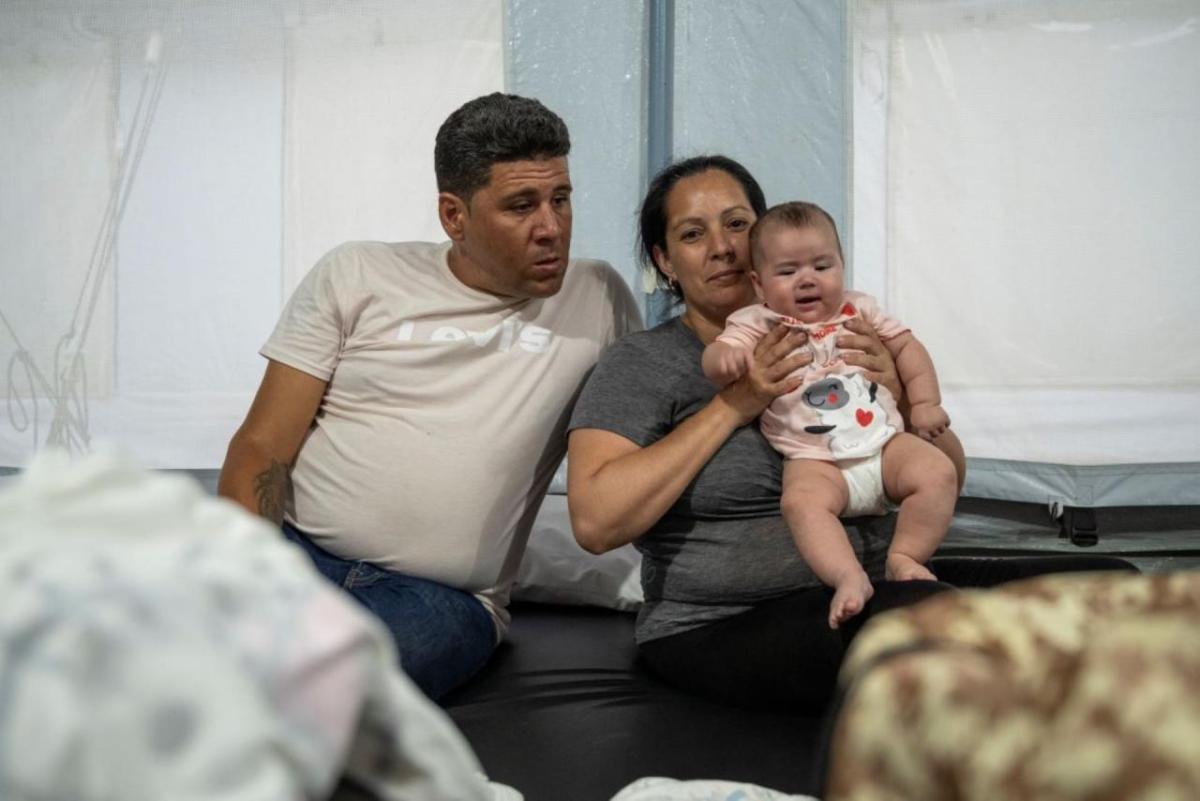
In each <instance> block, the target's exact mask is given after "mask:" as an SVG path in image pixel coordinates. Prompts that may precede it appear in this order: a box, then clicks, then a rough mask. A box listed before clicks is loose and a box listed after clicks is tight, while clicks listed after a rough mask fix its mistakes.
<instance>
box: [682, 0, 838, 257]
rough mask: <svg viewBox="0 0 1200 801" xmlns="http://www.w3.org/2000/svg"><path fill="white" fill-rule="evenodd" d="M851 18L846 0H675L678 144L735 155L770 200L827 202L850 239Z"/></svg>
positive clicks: (688, 151)
mask: <svg viewBox="0 0 1200 801" xmlns="http://www.w3.org/2000/svg"><path fill="white" fill-rule="evenodd" d="M846 25H847V14H846V4H845V3H844V2H840V0H839V1H838V2H831V1H830V0H787V1H786V2H783V1H781V0H743V1H742V2H739V3H737V4H736V6H731V5H730V4H727V3H716V2H682V1H680V2H677V3H676V6H675V117H674V125H675V147H674V152H675V156H676V158H681V157H686V156H691V155H696V154H700V153H724V154H725V155H728V156H731V157H733V158H735V159H737V160H738V161H740V162H742V163H743V164H745V165H746V167H747V168H749V170H750V171H751V172H752V173H753V174H754V176H755V177H756V178H757V179H758V181H759V183H761V184H762V186H763V190H764V192H766V195H767V202H768V203H769V204H774V203H779V202H782V201H785V200H810V201H813V202H815V203H818V204H820V205H821V206H822V207H823V208H825V210H826V211H828V212H829V213H830V214H831V215H832V216H833V218H834V220H836V221H837V224H838V227H839V229H840V230H841V234H842V241H843V242H844V243H847V244H848V243H849V242H850V236H849V233H850V232H849V230H848V228H847V225H848V224H849V218H848V214H847V209H848V206H849V204H848V202H847V191H848V187H849V183H850V181H849V163H850V162H849V141H850V137H849V132H850V126H849V107H850V106H849V102H848V99H849V94H848V84H847V77H846V70H847V65H848V50H847V48H848V38H847V28H846ZM847 255H849V254H847Z"/></svg>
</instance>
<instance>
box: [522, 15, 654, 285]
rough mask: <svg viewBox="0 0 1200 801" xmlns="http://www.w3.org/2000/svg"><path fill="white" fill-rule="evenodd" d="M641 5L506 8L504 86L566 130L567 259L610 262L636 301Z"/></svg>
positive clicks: (641, 139)
mask: <svg viewBox="0 0 1200 801" xmlns="http://www.w3.org/2000/svg"><path fill="white" fill-rule="evenodd" d="M645 17H646V11H645V3H644V2H642V0H586V2H585V1H583V0H580V1H579V2H570V3H563V2H559V0H509V2H508V3H507V4H506V6H505V25H506V29H505V37H506V44H507V59H506V61H507V63H506V68H507V69H506V73H507V74H506V85H507V87H508V90H509V91H510V92H514V93H516V94H519V95H526V96H529V97H536V98H537V99H539V100H541V101H542V102H543V103H545V104H546V105H547V106H548V107H549V108H551V109H553V110H554V111H555V112H556V113H558V114H559V115H560V116H561V117H562V118H563V119H564V120H565V121H566V123H567V126H568V127H569V128H570V130H571V159H570V164H571V182H572V183H573V184H574V187H575V195H574V209H575V223H574V236H573V238H572V242H571V253H572V254H573V255H575V256H580V257H583V256H586V257H590V258H597V259H604V260H605V261H608V262H609V263H611V264H612V265H613V266H614V267H615V268H616V269H617V270H618V271H619V272H620V273H621V275H622V277H624V278H625V280H626V281H627V282H628V283H629V285H630V286H631V287H633V289H634V292H635V296H636V297H638V298H639V299H640V298H641V297H642V294H641V279H640V276H639V274H638V270H637V268H636V264H635V260H634V242H635V232H634V227H635V217H636V209H637V206H638V203H639V202H640V201H641V196H642V185H643V181H644V177H643V176H644V173H645V168H644V153H645V126H644V121H643V113H642V108H643V99H642V97H643V91H644V87H645V75H644V69H645V54H644V50H645V33H644V23H645Z"/></svg>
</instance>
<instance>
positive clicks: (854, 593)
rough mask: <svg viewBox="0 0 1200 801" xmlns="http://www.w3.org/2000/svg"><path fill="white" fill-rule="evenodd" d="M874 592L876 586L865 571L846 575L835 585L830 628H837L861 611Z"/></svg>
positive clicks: (830, 607)
mask: <svg viewBox="0 0 1200 801" xmlns="http://www.w3.org/2000/svg"><path fill="white" fill-rule="evenodd" d="M874 594H875V588H874V587H872V586H871V580H870V579H869V578H867V574H866V573H865V572H864V571H862V570H858V571H855V572H851V573H850V574H849V575H847V576H844V577H843V578H842V579H841V580H839V581H838V582H837V584H835V585H834V592H833V601H831V602H830V604H829V628H831V629H836V628H837V627H838V626H840V625H841V624H843V623H845V622H846V621H847V620H849V619H850V618H852V617H854V616H855V615H857V614H858V613H859V612H861V611H862V610H863V607H864V606H866V605H867V601H869V600H870V599H871V596H872V595H874Z"/></svg>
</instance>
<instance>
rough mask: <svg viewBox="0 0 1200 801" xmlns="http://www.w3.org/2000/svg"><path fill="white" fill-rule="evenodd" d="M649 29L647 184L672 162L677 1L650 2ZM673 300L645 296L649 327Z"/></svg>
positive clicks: (663, 316) (665, 295)
mask: <svg viewBox="0 0 1200 801" xmlns="http://www.w3.org/2000/svg"><path fill="white" fill-rule="evenodd" d="M648 11H649V17H650V18H649V23H648V24H647V26H646V34H647V42H646V50H647V55H648V59H647V60H648V64H647V70H646V76H647V87H646V90H647V91H646V179H645V181H646V183H647V184H649V182H650V179H651V178H652V177H653V176H654V175H655V174H656V173H658V171H659V170H661V169H662V168H663V167H665V166H667V164H669V163H670V162H671V155H672V154H671V151H672V146H673V141H672V140H673V133H672V130H671V127H672V119H673V117H674V107H675V103H674V97H675V0H649V8H648ZM671 306H672V298H671V296H670V294H669V293H667V292H664V291H662V290H661V289H656V290H655V291H654V292H653V294H650V295H647V296H646V325H647V326H653V325H656V324H657V323H659V322H661V321H663V320H665V319H666V318H667V317H668V316H670V312H671Z"/></svg>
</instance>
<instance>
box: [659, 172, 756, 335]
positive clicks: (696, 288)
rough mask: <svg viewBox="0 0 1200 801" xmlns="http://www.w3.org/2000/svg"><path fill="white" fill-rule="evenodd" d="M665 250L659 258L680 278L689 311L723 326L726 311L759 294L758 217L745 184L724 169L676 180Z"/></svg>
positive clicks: (673, 276)
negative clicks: (753, 256) (755, 263)
mask: <svg viewBox="0 0 1200 801" xmlns="http://www.w3.org/2000/svg"><path fill="white" fill-rule="evenodd" d="M665 210H666V217H667V228H666V250H665V251H664V250H663V249H661V248H657V247H656V248H655V249H654V258H655V261H656V262H657V263H658V266H659V268H660V269H661V270H662V271H663V272H664V273H665V274H666V275H667V277H668V278H671V279H674V280H675V281H678V282H679V287H680V289H681V290H682V291H683V299H684V302H685V303H686V304H687V314H689V315H692V316H694V315H700V316H701V317H703V318H704V320H706V321H707V322H709V323H711V324H712V325H716V326H723V325H724V323H725V317H726V316H728V315H729V314H730V313H731V312H734V311H736V310H737V309H740V308H741V307H742V306H745V305H746V304H748V303H751V302H753V300H754V291H753V289H752V288H751V285H750V277H749V271H750V245H749V234H750V226H752V225H753V224H754V221H755V219H757V217H756V215H755V214H754V209H752V208H751V207H750V201H749V200H747V199H746V193H745V192H744V191H743V190H742V186H741V184H739V183H738V182H737V180H735V179H734V178H733V176H731V175H730V174H729V173H727V172H725V171H724V170H720V169H713V170H706V171H705V172H702V173H697V174H696V175H691V176H688V177H687V178H683V179H681V180H680V181H679V183H677V184H675V186H674V187H673V188H672V189H671V191H670V192H669V193H668V194H667V200H666V204H665Z"/></svg>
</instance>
